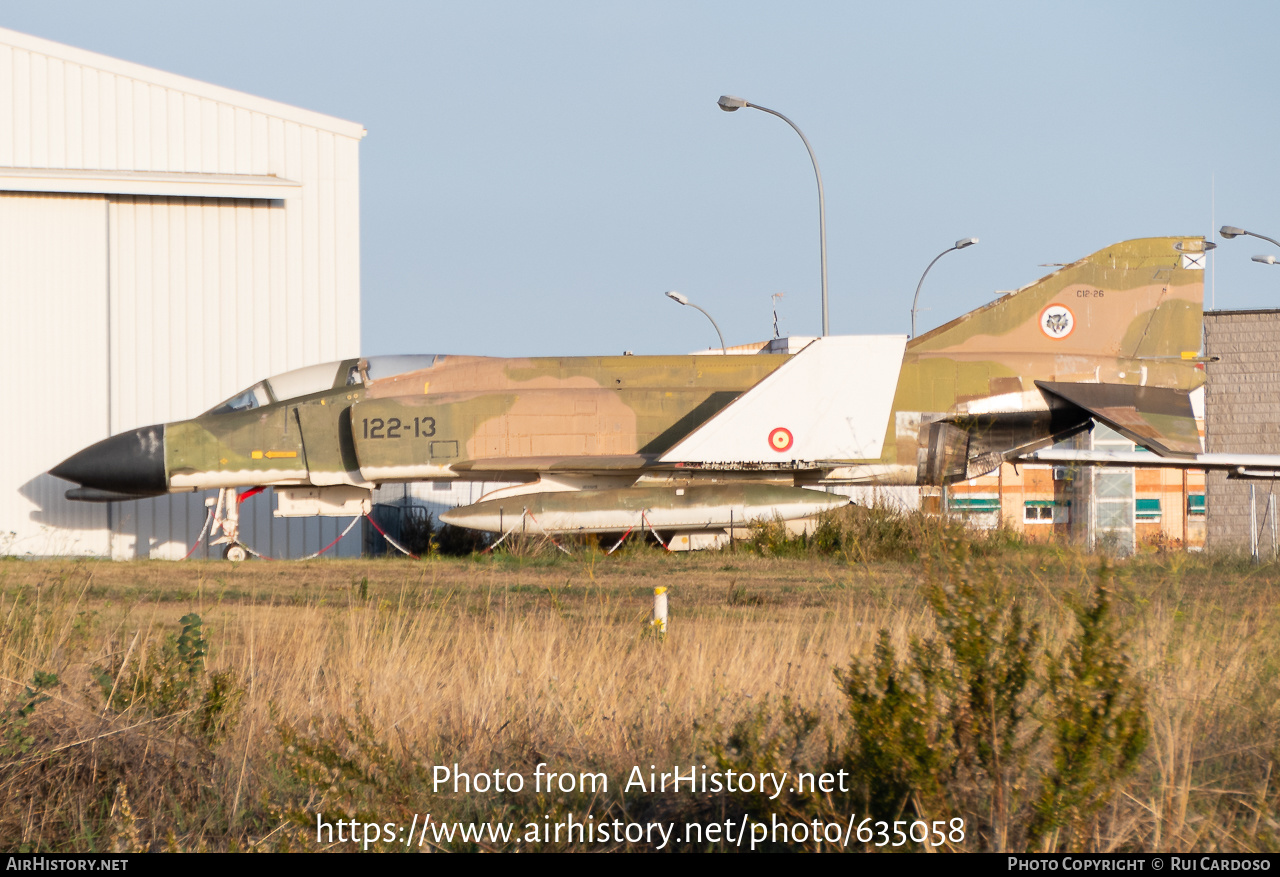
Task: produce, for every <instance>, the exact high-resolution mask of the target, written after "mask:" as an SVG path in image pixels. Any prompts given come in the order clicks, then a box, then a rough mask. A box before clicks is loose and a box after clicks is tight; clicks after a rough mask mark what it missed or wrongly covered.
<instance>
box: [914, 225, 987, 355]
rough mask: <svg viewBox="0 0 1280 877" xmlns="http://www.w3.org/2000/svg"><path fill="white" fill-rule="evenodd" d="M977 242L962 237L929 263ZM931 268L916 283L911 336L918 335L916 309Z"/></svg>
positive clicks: (975, 239)
mask: <svg viewBox="0 0 1280 877" xmlns="http://www.w3.org/2000/svg"><path fill="white" fill-rule="evenodd" d="M977 242H978V239H977V238H961V239H960V240H958V241H956V243H955V246H952V247H948V248H947V249H945V250H943V251H942V252H941V253H939V254H938V255H936V256H934V257H933V262H930V263H929V268H932V267H933V266H934V264H935V263H936V262H937V261H938V260H939V259H941V258H942V257H943V256H945V255H946V254H947V253H950V252H951V251H952V250H963V249H964V248H965V247H972V246H973V245H974V244H976V243H977ZM929 268H925V269H924V273H923V274H921V275H920V282H919V283H917V284H916V297H915V298H913V299H912V300H911V337H912V338H914V337H916V310H917V307H916V306H917V305H918V304H920V287H922V286H924V279H925V278H926V277H927V276H929Z"/></svg>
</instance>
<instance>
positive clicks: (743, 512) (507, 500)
mask: <svg viewBox="0 0 1280 877" xmlns="http://www.w3.org/2000/svg"><path fill="white" fill-rule="evenodd" d="M848 504H849V498H848V497H847V496H842V495H840V494H831V493H824V492H822V491H818V490H806V489H804V488H801V487H783V486H778V485H772V484H709V485H705V486H685V487H680V486H675V487H672V486H666V487H626V488H620V489H616V490H568V491H549V492H543V493H525V494H516V495H514V496H505V497H503V498H501V499H492V500H481V501H480V502H477V503H473V504H471V505H468V506H461V507H459V508H456V509H452V510H450V511H448V512H445V513H443V514H441V515H440V520H442V521H444V522H445V523H447V524H453V525H455V526H458V527H468V528H470V529H473V530H486V531H488V532H490V533H504V532H506V531H507V530H509V529H511V528H512V527H516V526H519V527H522V529H524V530H525V531H526V532H530V533H616V532H623V531H625V530H627V529H629V528H631V527H643V526H645V522H647V524H648V526H650V527H652V528H654V529H656V530H711V529H724V528H725V527H729V526H731V525H738V526H742V525H745V524H747V523H749V522H751V521H758V520H761V519H764V520H772V519H774V518H775V517H777V518H782V519H783V520H793V519H795V518H807V517H809V516H811V515H816V514H819V513H821V512H824V511H830V510H832V509H836V508H839V507H841V506H845V505H848ZM641 515H643V516H644V517H643V520H642V518H641ZM522 519H523V522H522Z"/></svg>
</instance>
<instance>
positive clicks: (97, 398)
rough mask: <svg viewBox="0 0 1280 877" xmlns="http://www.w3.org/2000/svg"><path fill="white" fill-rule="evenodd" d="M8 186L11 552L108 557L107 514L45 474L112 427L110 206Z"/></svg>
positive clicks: (0, 246) (7, 530)
mask: <svg viewBox="0 0 1280 877" xmlns="http://www.w3.org/2000/svg"><path fill="white" fill-rule="evenodd" d="M106 203H107V202H106V199H105V198H104V197H102V196H100V195H57V194H26V193H16V192H15V193H8V192H4V193H0V301H2V302H3V307H4V310H3V318H2V319H0V351H4V368H5V369H6V372H7V374H6V377H5V384H6V386H7V388H8V392H7V393H6V394H5V395H6V402H5V407H6V412H5V428H4V429H3V430H0V554H20V555H23V554H34V555H49V554H105V553H107V551H108V549H109V545H108V535H107V515H108V510H107V507H106V506H104V505H98V504H90V503H73V502H68V501H67V500H66V499H65V498H63V493H64V492H65V491H66V490H67V489H68V488H69V487H72V486H74V485H71V484H68V483H67V482H65V481H61V480H59V479H57V478H54V477H53V476H51V475H47V474H44V473H45V472H47V470H48V469H49V468H50V467H52V466H55V465H57V464H58V463H59V462H61V461H62V460H64V459H66V458H67V457H69V456H70V455H71V454H73V453H75V452H76V451H78V450H80V449H81V448H83V447H84V446H85V445H88V444H91V443H93V442H96V441H98V440H99V439H101V438H104V437H106V435H107V434H108V411H109V399H108V375H107V370H106V368H105V367H104V365H105V363H106V362H107V358H108V351H107V344H108V341H107V338H108V323H107V207H106Z"/></svg>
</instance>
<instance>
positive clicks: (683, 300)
mask: <svg viewBox="0 0 1280 877" xmlns="http://www.w3.org/2000/svg"><path fill="white" fill-rule="evenodd" d="M667 298H669V299H671V300H672V301H673V302H675V303H676V304H682V305H687V304H688V303H689V299H688V298H687V297H685V296H683V295H681V294H680V293H678V292H676V291H675V290H674V289H671V290H668V291H667Z"/></svg>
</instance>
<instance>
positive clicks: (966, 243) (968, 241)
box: [956, 238, 978, 250]
mask: <svg viewBox="0 0 1280 877" xmlns="http://www.w3.org/2000/svg"><path fill="white" fill-rule="evenodd" d="M977 242H978V239H977V238H963V239H961V240H958V241H956V249H957V250H963V249H964V248H965V247H972V246H973V245H974V244H976V243H977Z"/></svg>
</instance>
